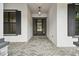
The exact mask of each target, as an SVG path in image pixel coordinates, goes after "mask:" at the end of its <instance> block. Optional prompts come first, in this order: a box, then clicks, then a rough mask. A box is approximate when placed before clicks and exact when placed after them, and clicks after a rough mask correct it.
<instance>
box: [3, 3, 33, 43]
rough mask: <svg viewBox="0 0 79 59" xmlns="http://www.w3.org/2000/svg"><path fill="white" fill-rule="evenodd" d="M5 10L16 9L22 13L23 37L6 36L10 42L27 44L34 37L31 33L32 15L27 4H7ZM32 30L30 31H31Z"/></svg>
mask: <svg viewBox="0 0 79 59" xmlns="http://www.w3.org/2000/svg"><path fill="white" fill-rule="evenodd" d="M4 9H16V10H19V11H21V35H18V36H4V37H5V39H6V41H9V42H27V41H28V40H29V39H30V38H31V36H32V35H30V34H31V33H32V32H31V28H30V27H31V26H32V25H31V24H30V21H31V19H30V18H31V14H30V10H29V9H28V6H27V4H25V3H5V4H4ZM29 29H30V30H29Z"/></svg>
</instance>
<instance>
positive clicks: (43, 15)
mask: <svg viewBox="0 0 79 59" xmlns="http://www.w3.org/2000/svg"><path fill="white" fill-rule="evenodd" d="M32 17H47V14H46V13H42V14H41V15H38V14H32Z"/></svg>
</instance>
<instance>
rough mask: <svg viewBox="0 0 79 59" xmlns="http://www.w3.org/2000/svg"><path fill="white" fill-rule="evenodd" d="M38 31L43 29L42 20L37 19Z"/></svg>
mask: <svg viewBox="0 0 79 59" xmlns="http://www.w3.org/2000/svg"><path fill="white" fill-rule="evenodd" d="M37 31H40V32H41V31H42V20H40V19H39V20H37Z"/></svg>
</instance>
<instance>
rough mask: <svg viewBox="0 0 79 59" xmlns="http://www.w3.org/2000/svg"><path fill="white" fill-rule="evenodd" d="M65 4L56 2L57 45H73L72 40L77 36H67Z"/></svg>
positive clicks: (75, 39)
mask: <svg viewBox="0 0 79 59" xmlns="http://www.w3.org/2000/svg"><path fill="white" fill-rule="evenodd" d="M67 25H68V22H67V4H65V3H64V4H57V46H58V47H73V46H74V45H73V41H77V40H78V39H77V38H72V37H69V36H68V35H67V34H68V30H67V28H68V27H67Z"/></svg>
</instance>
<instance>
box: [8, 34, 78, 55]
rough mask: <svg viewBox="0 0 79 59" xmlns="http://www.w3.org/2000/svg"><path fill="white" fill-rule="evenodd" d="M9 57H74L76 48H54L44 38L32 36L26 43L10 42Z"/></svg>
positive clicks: (76, 52)
mask: <svg viewBox="0 0 79 59" xmlns="http://www.w3.org/2000/svg"><path fill="white" fill-rule="evenodd" d="M8 49H9V51H8V53H9V56H75V55H77V54H78V52H79V51H77V50H76V48H71V47H66V48H59V47H56V46H55V45H54V44H53V43H52V42H51V41H50V40H49V39H47V37H45V36H34V37H33V38H32V39H31V40H29V42H28V43H26V42H11V43H10V44H9V47H8Z"/></svg>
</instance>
